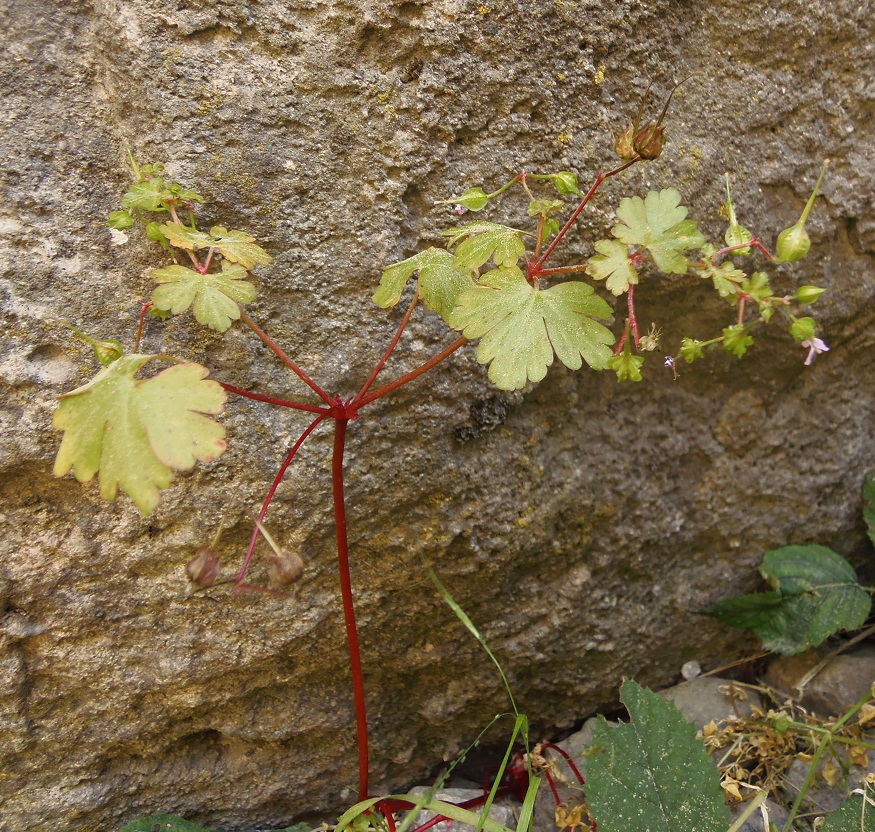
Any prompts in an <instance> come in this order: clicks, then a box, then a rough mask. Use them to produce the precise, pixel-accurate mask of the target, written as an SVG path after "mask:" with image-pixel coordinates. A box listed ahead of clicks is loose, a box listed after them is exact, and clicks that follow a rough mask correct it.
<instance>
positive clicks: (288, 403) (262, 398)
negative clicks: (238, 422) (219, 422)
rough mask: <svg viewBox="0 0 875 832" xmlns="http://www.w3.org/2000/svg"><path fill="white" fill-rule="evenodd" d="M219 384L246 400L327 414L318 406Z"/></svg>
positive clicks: (222, 382) (222, 383)
mask: <svg viewBox="0 0 875 832" xmlns="http://www.w3.org/2000/svg"><path fill="white" fill-rule="evenodd" d="M219 384H221V385H222V387H223V388H224V389H225V390H227V391H228V392H229V393H234V394H235V395H237V396H243V397H244V398H247V399H253V400H254V401H257V402H265V403H267V404H274V405H276V406H277V407H291V408H292V409H293V410H305V411H307V412H308V413H324V414H326V415H328V413H329V409H328V408H327V407H319V405H316V404H303V403H302V402H293V401H289V400H288V399H277V398H274V397H273V396H263V395H262V394H261V393H251V392H250V391H249V390H244V389H243V388H242V387H235V386H234V385H233V384H226V383H225V382H224V381H220V382H219Z"/></svg>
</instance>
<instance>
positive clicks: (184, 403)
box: [52, 355, 225, 516]
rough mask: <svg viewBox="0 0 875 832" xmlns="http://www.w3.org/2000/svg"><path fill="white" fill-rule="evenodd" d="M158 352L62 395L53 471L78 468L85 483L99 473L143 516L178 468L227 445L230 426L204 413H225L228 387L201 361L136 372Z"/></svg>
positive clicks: (106, 493) (104, 490) (124, 361)
mask: <svg viewBox="0 0 875 832" xmlns="http://www.w3.org/2000/svg"><path fill="white" fill-rule="evenodd" d="M153 358H155V356H153V355H125V356H122V357H121V358H119V359H117V360H116V361H114V362H113V363H112V364H110V365H109V366H108V367H104V368H103V369H102V370H101V371H100V372H99V373H98V374H97V375H96V376H95V377H94V378H93V379H92V380H91V381H89V382H88V383H87V384H85V385H84V386H82V387H79V388H78V389H76V390H73V391H72V392H70V393H66V394H64V395H63V396H61V403H60V405H59V406H58V409H57V411H56V412H55V417H54V420H53V423H52V424H53V425H54V427H55V428H57V429H59V430H63V431H64V438H63V440H62V441H61V447H60V449H59V450H58V456H57V459H56V460H55V466H54V474H55V476H57V477H62V476H64V474H66V473H67V472H68V471H69V470H70V469H71V468H72V470H73V475H74V476H75V477H76V479H77V480H79V482H88V481H89V480H91V479H92V478H93V477H94V475H95V474H97V473H98V472H99V474H100V495H101V497H103V499H105V500H114V499H115V497H116V496H117V494H118V490H119V488H121V489H122V491H124V492H125V493H127V494H128V495H129V496H130V497H131V499H132V500H133V501H134V504H135V505H136V506H137V508H138V509H139V510H140V513H141V514H143V515H144V516H148V515H149V514H151V513H152V510H153V509H154V508H155V506H156V505H157V504H158V498H159V491H160V490H161V489H164V488H167V487H168V486H169V485H170V482H171V479H172V473H171V471H172V470H177V471H186V470H188V469H190V468H191V467H192V466H193V465H194V463H195V461H196V460H200V461H201V462H210V461H212V460H214V459H216V458H217V457H219V456H221V454H222V453H224V451H225V429H224V428H223V427H222V426H221V425H219V424H217V423H216V422H214V421H213V420H212V419H210V418H208V417H207V415H205V414H210V415H215V414H218V413H221V412H222V409H223V407H224V404H225V391H224V390H223V389H222V387H221V385H219V384H218V383H217V382H215V381H207V380H206V376H207V374H208V373H209V371H208V370H207V369H206V367H202V366H200V365H199V364H177V365H174V366H172V367H169V368H167V369H166V370H162V371H161V372H160V373H158V374H157V375H156V376H153V377H152V378H147V379H135V378H134V375H135V374H136V372H137V371H138V370H139V369H140V368H141V367H142V366H143V365H144V364H145V363H146V362H148V361H151V360H152V359H153Z"/></svg>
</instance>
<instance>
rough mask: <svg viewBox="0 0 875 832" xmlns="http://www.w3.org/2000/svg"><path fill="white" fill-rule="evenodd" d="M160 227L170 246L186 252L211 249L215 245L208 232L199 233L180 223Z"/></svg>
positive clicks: (166, 223) (168, 223)
mask: <svg viewBox="0 0 875 832" xmlns="http://www.w3.org/2000/svg"><path fill="white" fill-rule="evenodd" d="M158 227H159V229H160V231H161V233H162V234H163V235H164V236H165V237H166V238H167V241H168V242H169V243H170V245H172V246H176V247H177V248H183V249H185V250H186V251H197V250H198V249H200V248H209V246H211V245H212V244H213V238H212V237H211V236H210V235H209V234H207V232H206V231H197V230H196V229H194V228H189V227H188V226H185V225H180V224H179V223H178V222H165V223H164V224H163V225H160V226H158Z"/></svg>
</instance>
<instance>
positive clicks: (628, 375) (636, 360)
mask: <svg viewBox="0 0 875 832" xmlns="http://www.w3.org/2000/svg"><path fill="white" fill-rule="evenodd" d="M642 364H644V356H643V355H632V353H630V352H625V351H624V352H621V353H620V354H619V355H615V356H614V357H613V358H612V359H611V360H610V361H609V362H608V367H609V368H610V369H611V370H613V371H614V372H615V373H616V374H617V381H641V379H642V376H641V365H642Z"/></svg>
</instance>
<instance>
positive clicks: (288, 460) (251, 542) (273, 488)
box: [234, 411, 330, 584]
mask: <svg viewBox="0 0 875 832" xmlns="http://www.w3.org/2000/svg"><path fill="white" fill-rule="evenodd" d="M329 415H330V414H329V412H327V411H326V412H325V413H320V414H319V415H318V416H317V417H316V418H315V419H314V420H313V421H312V422H310V424H309V425H308V426H307V429H306V430H305V431H304V432H303V433H302V434H301V435H300V436H299V437H298V439H297V441H296V442H295V444H294V445H292V449H291V450H290V451H289V452H288V454H287V455H286V458H285V460H283V464H282V466H281V467H280V470H279V472H278V473H277V475H276V477H274V480H273V485H271V487H270V491H268V492H267V498H266V499H265V501H264V503H263V504H262V506H261V511H260V512H259V513H258V522H259V523H261V521H262V520H264V515H265V514H267V509H268V506H270V504H271V501H272V500H273V495H274V494H275V493H276V490H277V488H279V484H280V483H281V482H282V480H283V477H284V476H285V473H286V470H287V469H288V467H289V465H291V464H292V460H293V459H294V458H295V454H296V453H297V452H298V448H300V447H301V445H303V444H304V441H305V440H306V438H307V437H308V436H309V435H310V434H311V433H312V432H313V430H314V429H315V428H316V426H317V425H318V424H319V423H320V422H321V421H322V420H323V419H326V418H327V417H328V416H329ZM257 542H258V525H257V524H256V526H255V528H254V529H253V530H252V537H251V538H250V540H249V548H248V549H247V550H246V557H245V558H244V559H243V566H241V567H240V571H239V572H238V573H237V577H236V578H235V579H234V583H235V584H239V583H240V582H241V581H242V580H243V576H244V575H245V574H246V570H247V569H248V568H249V562H250V561H251V560H252V553H253V552H254V551H255V544H256V543H257Z"/></svg>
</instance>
